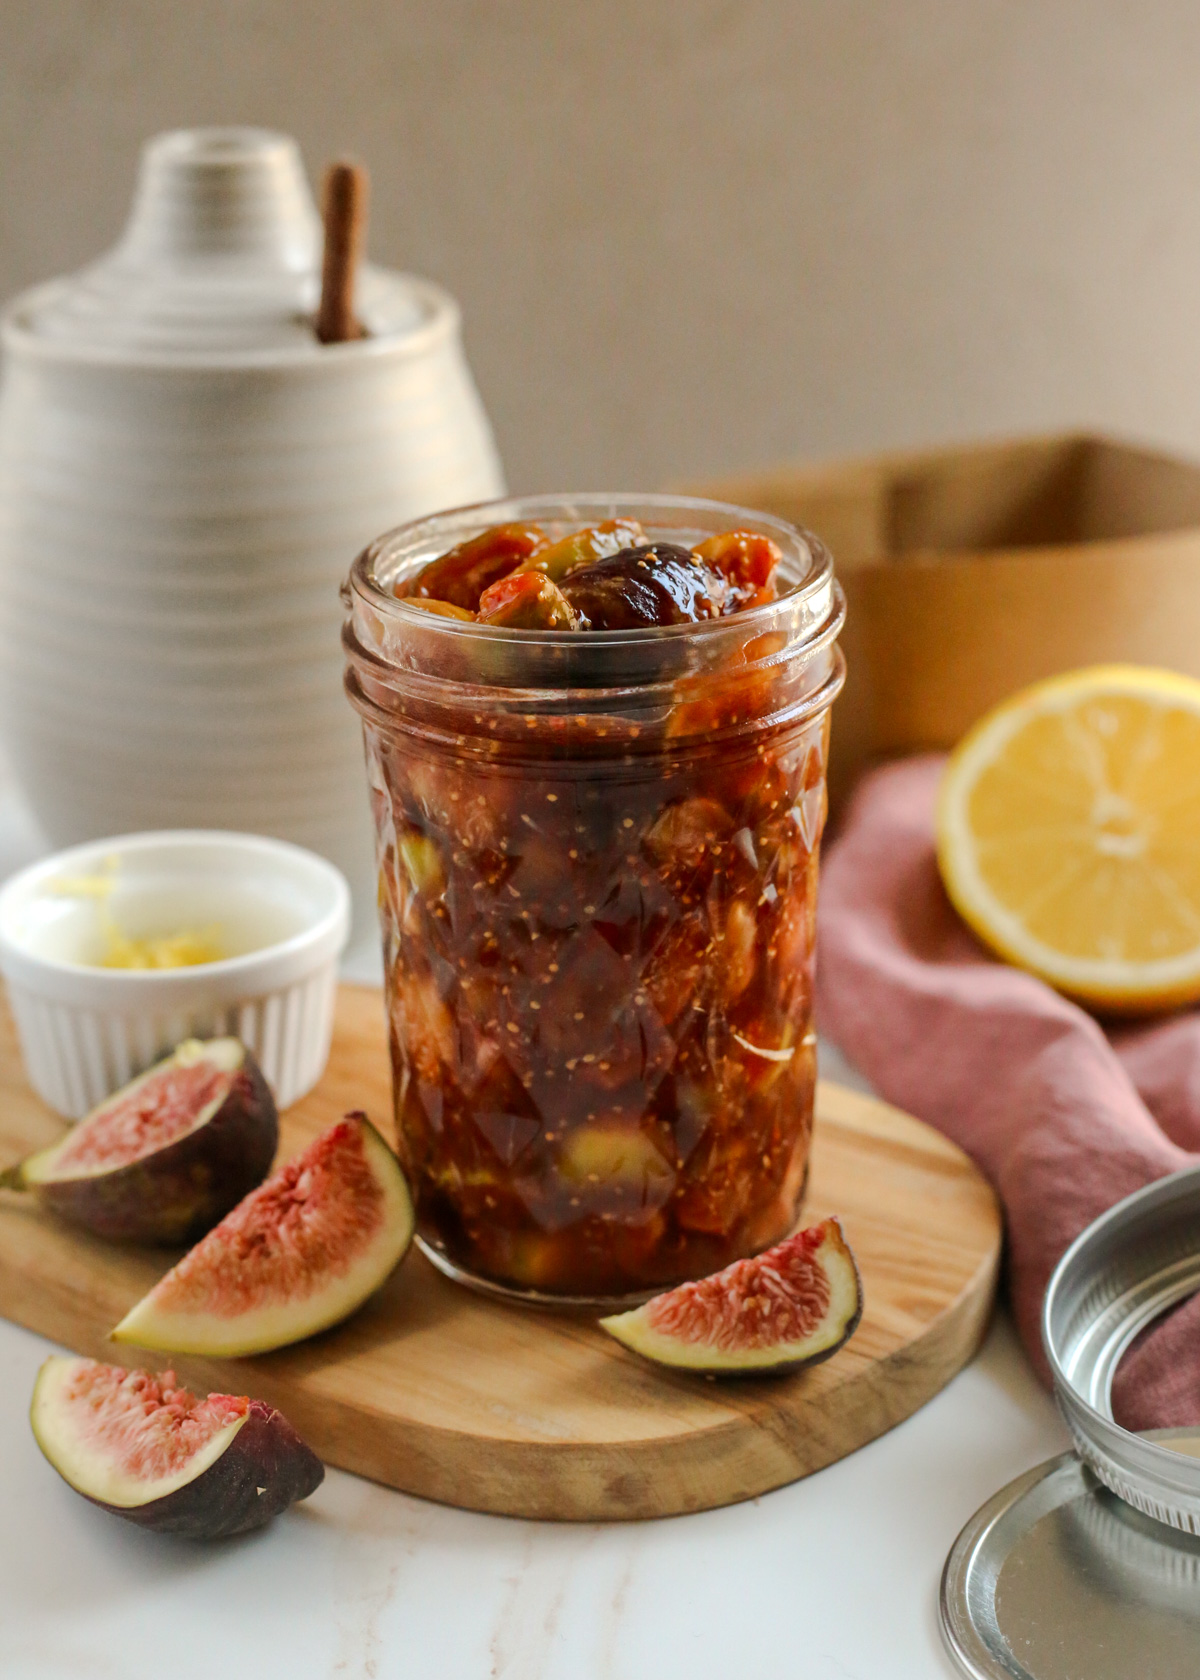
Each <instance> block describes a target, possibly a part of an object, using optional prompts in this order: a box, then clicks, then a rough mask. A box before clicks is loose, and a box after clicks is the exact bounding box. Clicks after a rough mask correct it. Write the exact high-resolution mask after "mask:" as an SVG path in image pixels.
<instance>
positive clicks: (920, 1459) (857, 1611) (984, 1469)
mask: <svg viewBox="0 0 1200 1680" xmlns="http://www.w3.org/2000/svg"><path fill="white" fill-rule="evenodd" d="M36 851H37V840H36V836H35V835H34V833H33V831H32V829H31V828H30V827H29V825H28V824H27V823H26V822H25V821H24V819H23V818H22V817H21V815H20V812H19V810H17V809H16V807H15V805H14V803H13V799H12V796H11V794H9V793H7V792H6V791H5V790H3V789H2V788H0V877H2V876H3V875H4V874H7V873H8V872H9V871H10V870H11V869H13V868H15V867H16V866H17V865H18V864H19V863H21V862H23V861H24V860H25V859H26V858H27V857H30V856H33V855H36ZM355 966H356V969H357V973H356V975H355V977H356V978H357V977H362V978H367V977H368V974H369V972H370V967H371V960H370V957H369V956H366V955H364V956H362V957H360V959H359V962H358V963H357V964H356V965H355ZM825 1071H827V1072H833V1073H837V1072H838V1071H843V1072H844V1070H838V1069H836V1068H834V1067H830V1066H826V1069H825ZM50 1351H51V1344H50V1343H48V1342H46V1341H44V1340H42V1339H41V1338H40V1337H37V1336H33V1335H30V1334H28V1333H27V1332H25V1331H23V1330H18V1329H16V1328H15V1327H13V1326H12V1325H9V1324H6V1323H3V1322H2V1321H0V1675H2V1676H3V1680H93V1677H95V1680H109V1677H111V1680H214V1677H215V1676H227V1677H228V1680H243V1677H244V1680H276V1677H278V1680H317V1677H322V1680H324V1677H329V1680H343V1677H345V1680H357V1677H359V1676H363V1677H365V1680H393V1677H394V1680H401V1677H404V1680H408V1677H409V1676H413V1675H417V1676H425V1677H429V1680H671V1677H673V1676H676V1675H686V1676H687V1677H688V1680H731V1677H732V1676H739V1677H740V1676H745V1677H752V1680H774V1677H775V1676H780V1677H782V1676H787V1677H788V1680H791V1677H793V1676H795V1677H797V1680H930V1677H933V1676H949V1675H952V1674H953V1673H954V1670H953V1668H952V1666H951V1664H950V1663H949V1661H948V1659H947V1658H946V1657H945V1656H944V1655H943V1653H942V1649H941V1644H940V1640H939V1635H938V1630H937V1588H938V1580H939V1577H940V1574H941V1568H942V1563H943V1560H944V1558H945V1555H946V1553H947V1551H948V1550H949V1547H950V1545H951V1543H952V1541H953V1540H954V1537H955V1535H956V1534H957V1533H958V1530H959V1529H960V1528H961V1526H962V1525H963V1523H964V1522H965V1521H966V1520H967V1518H968V1517H969V1516H970V1515H971V1514H972V1512H974V1511H975V1510H976V1508H977V1507H978V1506H979V1505H981V1504H982V1503H983V1501H984V1500H985V1499H986V1498H988V1497H989V1496H990V1495H991V1494H992V1493H994V1492H995V1491H996V1489H997V1488H999V1487H1000V1486H1001V1485H1002V1484H1003V1483H1005V1482H1007V1481H1009V1480H1010V1479H1011V1478H1012V1477H1014V1476H1016V1475H1018V1474H1020V1472H1022V1471H1023V1470H1026V1469H1028V1468H1029V1467H1030V1466H1032V1465H1034V1464H1036V1463H1037V1462H1039V1461H1040V1460H1041V1459H1043V1458H1046V1457H1048V1456H1050V1455H1051V1454H1053V1453H1056V1452H1059V1451H1061V1450H1063V1448H1064V1447H1065V1446H1066V1444H1067V1443H1066V1432H1065V1430H1064V1429H1063V1427H1062V1425H1061V1424H1060V1422H1059V1421H1058V1418H1057V1415H1056V1413H1055V1411H1054V1408H1053V1405H1052V1403H1051V1401H1050V1400H1049V1398H1048V1397H1047V1395H1046V1394H1044V1393H1043V1392H1042V1390H1041V1389H1040V1388H1039V1387H1038V1386H1037V1384H1036V1382H1035V1381H1034V1378H1033V1376H1032V1373H1031V1371H1030V1369H1029V1366H1028V1364H1027V1362H1026V1361H1025V1359H1024V1356H1023V1355H1022V1353H1021V1351H1020V1348H1019V1347H1018V1345H1017V1343H1016V1341H1015V1338H1014V1336H1013V1334H1012V1331H1011V1329H1010V1327H1009V1325H1008V1322H1007V1319H1006V1318H1005V1317H1004V1316H1003V1315H1001V1316H1000V1317H999V1318H998V1320H997V1322H996V1323H995V1325H994V1326H993V1328H992V1331H991V1334H990V1335H989V1337H988V1340H987V1342H986V1344H985V1347H984V1349H983V1351H982V1353H981V1354H980V1356H979V1357H978V1358H977V1359H976V1360H975V1361H974V1363H973V1364H972V1365H970V1366H969V1367H968V1368H967V1369H966V1370H965V1371H963V1372H962V1373H961V1375H960V1376H958V1377H957V1378H956V1379H955V1381H954V1382H952V1383H951V1384H950V1385H949V1387H948V1388H946V1389H945V1390H944V1391H943V1392H942V1393H941V1394H940V1395H938V1396H937V1397H936V1398H935V1399H934V1400H933V1401H931V1402H930V1404H929V1405H927V1406H926V1407H925V1408H924V1409H923V1410H922V1411H920V1412H918V1413H917V1414H916V1416H915V1417H912V1418H910V1419H909V1420H908V1421H907V1422H906V1423H903V1424H901V1425H900V1426H899V1427H898V1428H897V1429H894V1430H892V1431H891V1433H890V1434H888V1435H885V1436H883V1437H882V1438H881V1439H880V1440H878V1441H875V1442H872V1443H871V1445H869V1446H867V1447H864V1448H862V1449H861V1450H860V1451H859V1452H857V1453H854V1454H853V1455H852V1456H851V1457H849V1458H847V1459H844V1460H843V1461H842V1462H841V1463H840V1464H835V1465H831V1466H830V1467H829V1468H828V1469H827V1470H823V1471H821V1472H819V1474H817V1475H815V1476H810V1477H809V1478H808V1479H807V1480H805V1481H803V1482H798V1483H795V1484H794V1485H793V1486H791V1487H787V1488H781V1489H780V1490H779V1491H778V1492H776V1493H772V1494H768V1495H766V1496H764V1497H763V1498H761V1499H756V1500H753V1501H752V1502H750V1503H747V1504H744V1505H737V1506H731V1507H729V1508H728V1509H726V1510H722V1511H711V1512H705V1513H702V1514H701V1515H698V1516H691V1517H676V1518H672V1519H669V1520H666V1521H661V1522H647V1523H621V1524H605V1525H570V1524H553V1523H532V1522H518V1521H515V1520H511V1519H507V1518H501V1517H486V1516H478V1515H475V1514H473V1513H470V1512H465V1511H456V1510H451V1509H448V1508H445V1507H442V1506H438V1505H432V1504H427V1503H425V1502H423V1501H421V1500H418V1499H411V1498H408V1497H406V1496H404V1495H402V1494H398V1493H394V1492H391V1491H389V1490H387V1489H384V1488H380V1487H375V1486H373V1485H372V1484H371V1483H369V1482H364V1481H360V1480H358V1479H357V1478H356V1477H353V1476H348V1475H344V1474H342V1473H340V1472H338V1471H330V1472H329V1474H328V1475H327V1477H326V1480H325V1483H324V1485H323V1486H322V1487H321V1488H320V1489H319V1490H318V1492H317V1493H316V1494H315V1495H314V1496H313V1498H312V1499H310V1500H309V1501H307V1503H305V1504H304V1505H300V1506H297V1507H295V1508H294V1509H293V1510H292V1511H290V1512H288V1513H287V1515H286V1516H284V1517H283V1518H281V1519H280V1520H279V1521H278V1522H277V1523H275V1524H274V1525H273V1526H272V1527H271V1528H268V1529H266V1530H265V1531H263V1532H262V1533H260V1534H256V1535H251V1536H247V1537H246V1538H244V1539H241V1540H234V1541H227V1542H224V1543H222V1544H219V1545H211V1546H196V1545H188V1544H186V1543H183V1542H178V1541H171V1540H164V1539H162V1538H161V1537H157V1536H154V1535H148V1534H143V1533H141V1532H140V1531H139V1530H137V1529H135V1528H134V1527H132V1525H129V1524H126V1523H123V1522H121V1521H120V1520H119V1519H116V1518H113V1517H110V1516H108V1515H106V1514H105V1513H104V1512H102V1511H98V1510H96V1509H94V1508H92V1507H91V1506H89V1505H88V1504H87V1503H86V1502H85V1501H84V1500H82V1499H81V1498H79V1497H78V1496H77V1495H76V1494H74V1493H72V1492H71V1490H70V1489H69V1488H68V1487H67V1486H66V1485H65V1484H64V1483H63V1482H61V1481H60V1480H59V1478H58V1477H57V1476H56V1474H55V1473H54V1471H53V1470H52V1469H51V1468H50V1466H49V1465H48V1464H47V1463H46V1462H45V1460H44V1459H43V1458H42V1456H41V1454H40V1453H39V1451H38V1449H37V1446H36V1445H35V1443H34V1440H33V1436H32V1434H31V1432H30V1429H29V1422H28V1416H27V1413H28V1406H29V1398H30V1394H31V1392H32V1388H33V1380H34V1376H35V1373H36V1371H37V1368H38V1365H39V1364H40V1362H41V1360H42V1359H43V1358H44V1357H45V1355H46V1354H47V1353H48V1352H50Z"/></svg>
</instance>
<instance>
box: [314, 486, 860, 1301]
mask: <svg viewBox="0 0 1200 1680" xmlns="http://www.w3.org/2000/svg"><path fill="white" fill-rule="evenodd" d="M614 518H631V519H636V520H639V521H640V522H641V523H642V525H643V526H644V527H645V529H646V531H647V532H648V534H649V537H650V539H651V540H654V539H666V540H669V541H675V542H682V543H684V544H687V545H689V546H690V545H692V544H694V543H697V542H699V541H701V540H703V539H704V538H705V537H708V536H711V535H713V534H714V533H717V532H721V531H727V530H732V529H737V528H740V529H743V530H744V529H749V530H753V531H758V532H762V533H764V534H765V535H767V536H769V537H771V538H773V539H774V541H775V542H776V543H777V544H778V545H779V547H780V548H781V549H782V551H783V555H784V560H783V565H782V568H781V576H780V579H779V584H780V588H781V590H784V591H786V593H783V594H782V595H781V597H780V599H778V600H776V601H773V602H770V603H768V604H766V605H764V606H760V607H756V608H752V609H750V610H747V611H744V612H740V613H737V614H732V615H730V616H728V617H725V618H714V619H708V620H704V621H702V622H700V623H687V624H676V625H670V626H668V627H665V628H661V629H637V630H620V631H618V630H605V631H599V632H587V633H583V634H580V633H572V632H570V631H529V630H515V629H507V628H498V627H495V626H491V625H480V624H477V623H474V622H470V621H463V620H458V619H454V618H443V617H440V616H437V615H435V614H433V613H429V612H426V611H422V610H420V609H418V608H416V607H414V606H413V605H412V604H411V603H410V602H408V601H405V600H404V599H401V598H397V596H396V594H395V593H394V591H395V587H396V585H397V583H399V582H401V581H402V580H404V579H407V578H409V577H411V576H412V575H413V574H414V573H415V572H417V571H418V570H420V568H421V567H422V566H423V565H425V564H426V563H427V562H428V561H429V560H431V559H433V558H435V557H436V556H438V555H440V554H442V553H444V552H446V551H447V550H448V549H450V548H452V547H454V546H455V545H457V544H459V543H461V542H464V541H466V540H467V539H468V538H470V537H472V536H475V535H477V534H478V533H479V532H481V531H483V530H485V529H487V527H489V526H491V525H498V524H507V523H510V522H517V521H520V522H531V523H536V524H537V525H540V526H541V527H542V528H543V529H544V530H545V531H546V532H547V533H548V534H549V535H550V536H551V537H552V538H553V537H557V536H561V535H565V534H567V533H568V532H570V531H572V530H576V529H578V528H579V527H581V526H584V525H594V524H597V523H599V522H600V521H602V520H608V519H614ZM346 600H347V605H348V609H349V612H348V618H347V622H346V626H345V632H344V641H345V648H346V653H347V658H348V668H347V676H346V683H347V689H348V692H349V695H350V698H351V701H352V702H353V704H354V705H355V707H356V708H357V709H358V711H359V712H360V713H361V715H362V718H363V730H364V736H365V743H366V757H367V774H368V779H369V782H370V794H371V801H372V805H373V810H374V817H375V828H376V835H377V841H378V861H379V911H380V918H381V921H382V929H383V944H384V963H385V970H386V988H387V1009H388V1020H389V1032H390V1043H391V1057H392V1070H393V1079H394V1096H395V1119H396V1131H397V1136H398V1143H399V1149H400V1154H401V1158H402V1160H403V1163H404V1166H405V1169H406V1171H407V1172H408V1174H409V1178H410V1182H411V1184H412V1187H413V1192H414V1195H415V1198H416V1205H417V1229H418V1233H419V1239H418V1240H419V1241H420V1243H421V1246H422V1247H423V1249H424V1251H425V1253H426V1254H427V1255H428V1256H429V1258H430V1259H431V1260H432V1261H433V1262H434V1263H435V1264H436V1265H437V1266H439V1267H440V1268H441V1269H442V1270H443V1271H444V1272H447V1273H448V1274H449V1275H451V1276H453V1277H455V1278H458V1279H460V1280H461V1281H463V1282H466V1283H469V1284H472V1285H474V1286H476V1287H478V1288H482V1289H484V1290H485V1291H488V1292H492V1293H497V1294H501V1295H505V1296H510V1297H519V1298H523V1299H525V1300H532V1301H544V1302H553V1303H555V1304H558V1305H566V1304H573V1305H584V1304H587V1305H605V1306H608V1305H612V1304H616V1303H625V1302H631V1301H636V1300H644V1299H645V1298H646V1297H647V1296H648V1295H649V1294H652V1293H654V1292H656V1291H657V1290H659V1289H661V1288H665V1287H668V1286H670V1285H672V1284H675V1283H678V1282H680V1281H682V1280H684V1279H686V1278H694V1277H700V1276H703V1275H705V1274H707V1273H709V1272H712V1271H714V1270H716V1269H718V1268H719V1267H721V1266H724V1265H727V1264H728V1263H729V1262H730V1261H731V1260H734V1259H737V1258H738V1257H740V1256H742V1255H745V1254H750V1253H754V1252H756V1251H758V1250H760V1249H762V1248H765V1247H767V1246H769V1245H770V1244H771V1243H773V1242H776V1241H778V1240H779V1239H780V1238H781V1237H783V1236H785V1235H786V1234H787V1233H788V1231H790V1230H791V1229H792V1227H793V1225H794V1224H795V1220H796V1216H797V1212H798V1209H799V1204H800V1200H801V1197H802V1194H803V1190H804V1182H805V1176H806V1171H807V1164H808V1150H809V1139H810V1136H811V1132H812V1113H813V1088H814V1082H815V1076H816V1066H815V1040H814V1034H813V1030H812V1020H811V1012H812V979H813V942H814V934H815V911H816V884H817V851H818V846H819V843H820V838H821V831H822V827H823V825H824V820H825V809H826V797H825V767H826V757H827V749H828V740H829V708H830V705H831V703H832V701H833V699H834V697H835V696H836V694H837V692H838V690H839V688H840V687H841V684H842V679H843V672H844V664H843V661H842V656H841V653H840V651H839V650H838V648H837V647H836V645H835V640H836V637H837V634H838V631H839V629H840V628H841V624H842V619H843V616H844V605H843V601H842V596H841V591H840V590H839V588H838V586H837V584H836V583H835V581H834V577H833V565H832V561H831V560H830V557H829V554H828V553H827V551H826V550H825V549H824V548H823V547H822V545H821V544H820V542H818V541H817V539H816V538H815V537H812V536H809V535H807V534H805V533H802V532H800V531H798V530H796V529H795V528H794V527H792V526H790V525H787V524H785V523H784V522H783V521H781V520H778V519H774V518H771V517H769V516H767V515H765V514H759V513H752V512H750V511H748V510H747V509H745V508H739V507H730V506H725V505H723V504H721V503H716V502H705V501H698V500H694V499H689V498H684V497H675V496H638V497H634V496H623V495H621V496H617V495H587V496H532V497H519V498H518V497H513V498H509V499H506V500H504V501H498V502H491V503H487V504H481V505H479V506H476V507H469V508H461V509H456V510H454V511H452V512H449V513H444V514H439V515H436V516H435V517H433V518H428V519H424V520H421V521H419V522H418V523H415V524H411V525H406V526H403V527H401V528H400V529H398V530H396V531H392V532H390V533H388V534H387V535H386V536H384V537H381V538H380V539H379V540H378V541H377V542H375V543H373V544H372V545H371V546H370V547H369V548H368V549H366V551H365V552H364V553H363V554H361V555H360V556H359V558H358V559H357V560H356V561H355V563H354V566H353V569H352V571H351V574H350V581H349V586H348V590H347V592H346Z"/></svg>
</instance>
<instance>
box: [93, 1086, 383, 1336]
mask: <svg viewBox="0 0 1200 1680" xmlns="http://www.w3.org/2000/svg"><path fill="white" fill-rule="evenodd" d="M412 1234H413V1205H412V1197H411V1196H410V1195H409V1193H408V1184H407V1182H406V1180H405V1177H404V1174H403V1173H402V1172H401V1170H400V1163H399V1162H398V1161H397V1159H396V1157H395V1156H394V1155H393V1154H392V1152H391V1150H390V1149H389V1148H388V1146H387V1144H386V1143H385V1142H384V1141H383V1139H382V1138H381V1137H380V1135H379V1133H378V1132H377V1131H376V1130H375V1128H374V1126H372V1124H371V1122H370V1121H369V1120H368V1119H367V1117H366V1115H365V1114H348V1115H347V1116H346V1118H345V1119H344V1120H339V1121H338V1122H337V1124H336V1125H333V1126H331V1127H330V1128H329V1130H328V1131H326V1132H322V1133H321V1136H320V1137H319V1138H317V1139H316V1140H315V1141H314V1142H313V1143H310V1144H309V1146H308V1148H307V1149H306V1150H304V1152H303V1153H302V1154H300V1155H297V1156H296V1158H295V1159H294V1160H292V1161H289V1162H288V1163H287V1165H286V1166H283V1167H281V1168H280V1169H279V1171H278V1172H276V1173H273V1174H272V1176H271V1177H270V1178H269V1179H268V1180H267V1182H266V1183H265V1184H260V1185H259V1187H258V1189H257V1190H252V1191H251V1193H250V1194H249V1195H248V1196H247V1197H246V1198H245V1199H244V1200H243V1201H241V1202H239V1204H238V1205H237V1207H235V1208H234V1210H233V1212H232V1213H229V1214H226V1216H225V1218H224V1219H223V1220H222V1221H221V1223H220V1224H219V1225H218V1226H216V1228H215V1229H214V1230H212V1231H210V1232H209V1233H208V1235H207V1236H206V1237H204V1238H202V1239H201V1241H200V1242H198V1243H197V1244H196V1246H195V1248H193V1249H191V1250H190V1252H189V1253H187V1254H185V1255H184V1257H183V1259H182V1260H181V1261H180V1262H179V1264H178V1265H176V1266H173V1267H172V1268H171V1270H170V1271H169V1272H168V1273H167V1275H166V1277H164V1278H163V1279H161V1281H160V1282H158V1283H157V1284H155V1286H154V1288H153V1289H152V1290H151V1291H150V1293H149V1294H148V1295H145V1296H143V1298H142V1299H141V1300H140V1301H139V1302H138V1304H137V1306H136V1307H134V1308H133V1310H132V1311H131V1312H129V1313H127V1314H126V1315H125V1317H124V1318H123V1319H122V1320H121V1322H120V1324H118V1325H117V1327H116V1329H115V1330H114V1331H113V1332H112V1338H113V1340H114V1341H117V1342H132V1343H133V1344H134V1345H135V1346H136V1347H145V1348H158V1349H160V1350H161V1351H163V1352H164V1353H206V1354H246V1353H266V1352H267V1351H268V1350H269V1349H271V1348H277V1347H285V1346H286V1345H287V1344H288V1343H289V1342H299V1341H302V1340H303V1339H304V1337H305V1336H314V1335H316V1333H317V1331H318V1330H326V1329H328V1328H329V1326H330V1325H331V1324H338V1323H340V1322H341V1320H342V1319H343V1318H349V1316H350V1314H351V1313H352V1312H354V1311H355V1309H356V1308H357V1307H360V1306H361V1305H362V1303H363V1302H364V1301H365V1300H366V1298H367V1296H368V1295H371V1294H373V1293H374V1291H375V1290H376V1289H378V1288H379V1286H380V1284H381V1283H382V1282H383V1281H384V1279H385V1278H386V1277H387V1276H388V1273H389V1272H391V1270H392V1269H393V1267H394V1266H395V1265H396V1263H397V1262H398V1261H399V1260H400V1259H401V1257H402V1256H403V1254H404V1252H405V1250H406V1249H407V1248H408V1245H409V1243H410V1242H411V1240H412Z"/></svg>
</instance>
